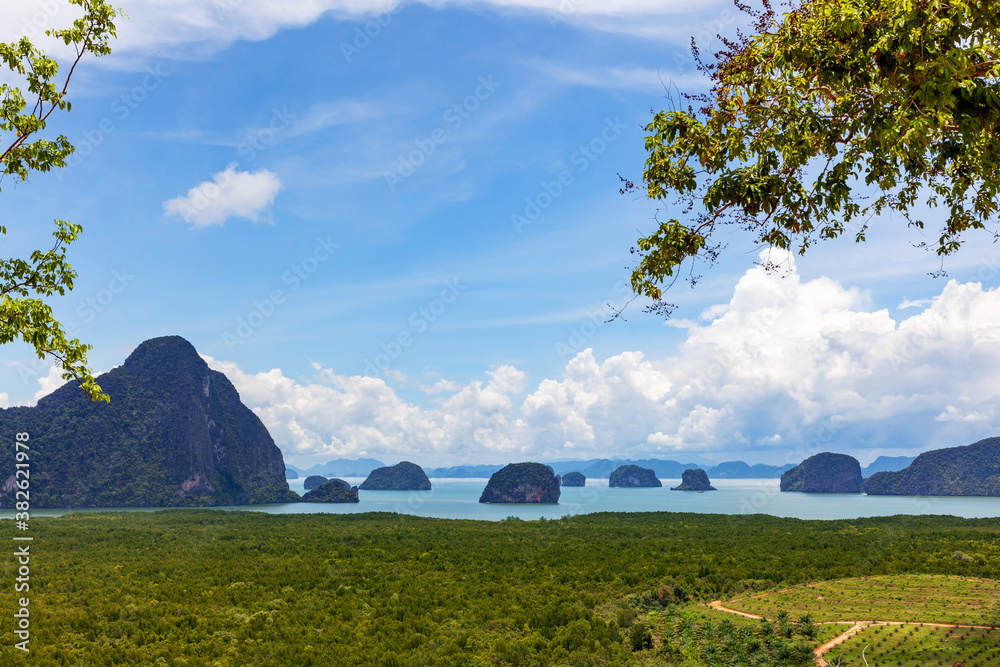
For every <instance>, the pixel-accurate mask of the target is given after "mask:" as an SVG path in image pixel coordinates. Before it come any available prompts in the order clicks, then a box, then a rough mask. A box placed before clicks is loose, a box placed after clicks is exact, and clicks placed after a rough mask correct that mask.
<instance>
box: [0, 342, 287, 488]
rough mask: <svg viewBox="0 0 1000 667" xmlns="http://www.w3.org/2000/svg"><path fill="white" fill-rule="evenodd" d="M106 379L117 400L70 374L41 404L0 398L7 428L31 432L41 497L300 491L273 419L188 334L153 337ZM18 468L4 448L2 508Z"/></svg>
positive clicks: (34, 477) (34, 480)
mask: <svg viewBox="0 0 1000 667" xmlns="http://www.w3.org/2000/svg"><path fill="white" fill-rule="evenodd" d="M96 380H97V383H98V384H99V385H100V386H101V387H102V388H103V389H104V391H105V392H106V393H107V394H108V395H109V396H111V402H110V403H103V402H97V403H93V402H91V401H90V397H89V396H88V395H87V394H86V393H84V392H83V391H82V390H81V389H80V387H79V386H78V385H77V383H75V382H71V383H66V384H64V385H63V386H62V387H60V388H59V389H56V390H55V391H54V392H52V393H51V394H49V395H48V396H45V397H43V398H41V399H39V401H38V404H37V405H36V406H35V407H14V408H7V409H0V432H2V433H7V434H13V433H16V432H19V431H27V432H29V433H31V443H32V446H31V452H32V454H31V457H32V458H31V506H32V507H36V508H43V507H59V508H72V507H197V506H211V505H250V504H255V503H283V502H294V501H296V500H298V498H299V496H298V494H297V493H295V492H294V491H292V490H290V489H289V488H288V482H287V480H286V479H285V463H284V460H283V459H282V457H281V451H280V450H279V449H278V447H277V446H276V445H275V444H274V440H272V439H271V436H270V434H269V433H268V432H267V429H266V428H265V427H264V424H263V423H261V421H260V419H259V418H258V417H257V415H255V414H254V413H253V412H252V411H251V410H250V409H249V408H248V407H246V406H245V405H243V403H242V402H241V401H240V395H239V393H237V391H236V388H235V387H233V384H232V383H231V382H230V381H229V379H228V378H226V376H225V375H223V374H222V373H220V372H218V371H214V370H212V369H210V368H209V367H208V364H206V363H205V361H204V359H202V358H201V357H200V356H199V355H198V352H197V351H196V350H195V349H194V346H192V345H191V343H189V342H188V341H186V340H184V339H183V338H181V337H180V336H166V337H163V338H154V339H152V340H147V341H146V342H144V343H142V344H140V345H139V346H138V347H136V348H135V350H134V351H133V352H132V354H130V355H129V356H128V358H127V359H126V360H125V363H123V364H122V365H121V366H118V367H116V368H113V369H112V370H110V371H108V372H107V373H104V374H103V375H100V376H99V377H97V378H96ZM14 469H15V465H14V448H13V447H4V448H0V470H2V471H4V474H3V477H0V480H3V481H2V483H0V507H3V508H10V507H11V506H12V503H13V491H14V487H13V483H14V481H15V480H14V475H13V472H12V471H13V470H14ZM7 471H11V473H10V476H9V477H8V474H7Z"/></svg>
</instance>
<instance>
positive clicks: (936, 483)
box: [863, 438, 1000, 496]
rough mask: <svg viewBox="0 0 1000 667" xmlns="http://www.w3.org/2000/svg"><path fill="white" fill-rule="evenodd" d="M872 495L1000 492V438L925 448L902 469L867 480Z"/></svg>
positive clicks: (985, 493)
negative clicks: (969, 443)
mask: <svg viewBox="0 0 1000 667" xmlns="http://www.w3.org/2000/svg"><path fill="white" fill-rule="evenodd" d="M863 488H864V492H865V493H867V494H868V495H871V496H881V495H898V496H1000V438H987V439H985V440H980V441H979V442H976V443H973V444H971V445H965V446H964V447H949V448H947V449H936V450H934V451H930V452H924V453H923V454H921V455H920V456H918V457H917V458H916V459H915V460H914V461H913V463H911V464H910V465H909V466H907V467H906V468H904V469H903V470H900V471H898V472H877V473H875V474H874V475H872V476H871V477H869V478H868V479H866V480H865V482H864V486H863Z"/></svg>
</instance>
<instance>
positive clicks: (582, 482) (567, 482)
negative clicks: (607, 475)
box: [562, 472, 587, 486]
mask: <svg viewBox="0 0 1000 667" xmlns="http://www.w3.org/2000/svg"><path fill="white" fill-rule="evenodd" d="M562 485H563V486H587V478H586V476H584V474H583V473H582V472H568V473H566V474H565V475H563V476H562Z"/></svg>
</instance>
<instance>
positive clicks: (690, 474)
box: [670, 468, 715, 491]
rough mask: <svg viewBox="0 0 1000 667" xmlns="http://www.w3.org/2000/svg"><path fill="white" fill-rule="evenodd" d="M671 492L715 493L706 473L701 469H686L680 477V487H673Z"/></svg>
mask: <svg viewBox="0 0 1000 667" xmlns="http://www.w3.org/2000/svg"><path fill="white" fill-rule="evenodd" d="M670 490H671V491H715V487H714V486H712V483H711V482H710V481H709V479H708V473H706V472H705V471H704V470H702V469H701V468H695V469H694V470H692V469H690V468H688V469H687V470H685V471H684V474H682V475H681V484H680V486H675V487H673V488H672V489H670Z"/></svg>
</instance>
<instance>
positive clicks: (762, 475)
mask: <svg viewBox="0 0 1000 667" xmlns="http://www.w3.org/2000/svg"><path fill="white" fill-rule="evenodd" d="M628 464H633V465H637V466H640V467H643V468H649V469H650V470H652V471H653V472H654V473H656V476H657V477H662V478H664V479H680V477H681V476H682V475H683V474H684V471H685V470H689V469H696V468H701V469H702V470H704V471H705V472H706V473H708V475H709V476H710V477H717V478H719V479H777V478H778V477H781V473H783V472H785V471H786V470H789V469H791V468H794V467H795V466H794V465H793V464H791V463H789V464H787V465H783V466H772V465H765V464H763V463H757V464H754V465H749V464H747V463H744V462H743V461H726V462H725V463H720V464H719V465H717V466H709V465H704V464H699V463H679V462H677V461H671V460H663V459H636V460H634V461H633V460H631V459H588V460H584V461H551V462H549V463H546V465H547V466H549V467H550V468H552V471H553V472H554V473H555V474H557V475H565V474H566V473H569V472H579V473H582V474H583V475H584V476H586V477H593V478H597V479H608V478H609V477H610V476H611V472H612V471H613V470H614V469H615V468H618V467H621V466H623V465H628ZM502 467H503V466H501V465H463V466H452V467H447V468H430V467H427V468H424V470H425V471H426V472H427V476H428V477H489V476H490V475H492V474H493V473H495V472H496V471H497V470H500V469H501V468H502ZM296 470H297V469H296ZM298 472H299V474H302V471H301V470H300V471H298Z"/></svg>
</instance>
